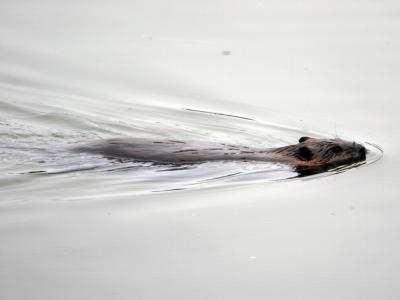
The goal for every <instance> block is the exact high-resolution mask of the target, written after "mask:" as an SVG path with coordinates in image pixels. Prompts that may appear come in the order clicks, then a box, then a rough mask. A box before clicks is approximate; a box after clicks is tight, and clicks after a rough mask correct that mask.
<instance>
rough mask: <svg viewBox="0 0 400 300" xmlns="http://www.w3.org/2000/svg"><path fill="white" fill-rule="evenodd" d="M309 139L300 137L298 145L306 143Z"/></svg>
mask: <svg viewBox="0 0 400 300" xmlns="http://www.w3.org/2000/svg"><path fill="white" fill-rule="evenodd" d="M309 139H311V138H310V137H308V136H302V137H301V138H300V139H299V143H302V142H305V141H307V140H309Z"/></svg>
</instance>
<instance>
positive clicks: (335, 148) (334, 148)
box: [331, 146, 343, 153]
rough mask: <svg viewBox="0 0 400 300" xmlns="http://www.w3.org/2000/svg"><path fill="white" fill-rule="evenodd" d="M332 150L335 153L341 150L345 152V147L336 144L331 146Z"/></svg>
mask: <svg viewBox="0 0 400 300" xmlns="http://www.w3.org/2000/svg"><path fill="white" fill-rule="evenodd" d="M331 151H332V152H333V153H340V152H343V148H342V147H340V146H335V147H332V148H331Z"/></svg>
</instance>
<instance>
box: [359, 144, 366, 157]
mask: <svg viewBox="0 0 400 300" xmlns="http://www.w3.org/2000/svg"><path fill="white" fill-rule="evenodd" d="M358 154H359V155H360V157H361V158H362V159H365V158H366V155H367V149H366V148H365V147H364V146H361V145H360V147H359V148H358Z"/></svg>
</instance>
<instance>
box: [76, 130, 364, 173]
mask: <svg viewBox="0 0 400 300" xmlns="http://www.w3.org/2000/svg"><path fill="white" fill-rule="evenodd" d="M75 150H76V151H80V152H89V153H97V154H101V155H104V156H106V157H110V158H129V159H135V160H140V161H148V162H155V163H171V164H189V163H201V162H205V161H212V160H244V161H251V160H256V161H269V162H279V163H286V164H289V165H291V166H293V167H294V169H295V170H296V171H297V172H298V173H299V174H300V175H301V176H304V175H311V174H316V173H321V172H324V171H327V170H329V169H332V168H335V167H338V166H343V165H347V164H352V163H356V162H362V161H365V159H366V149H365V147H364V146H362V145H360V144H356V143H355V142H347V141H344V140H341V139H315V138H310V137H301V138H300V139H299V143H298V144H295V145H289V146H285V147H279V148H268V149H262V148H250V147H246V146H238V145H230V144H224V143H205V142H197V141H180V140H151V139H144V138H120V139H110V140H105V141H101V142H98V143H94V144H91V145H86V146H81V147H76V148H75Z"/></svg>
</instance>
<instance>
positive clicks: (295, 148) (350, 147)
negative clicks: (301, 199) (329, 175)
mask: <svg viewBox="0 0 400 300" xmlns="http://www.w3.org/2000/svg"><path fill="white" fill-rule="evenodd" d="M277 150H278V152H277V153H279V154H281V155H285V156H287V155H289V156H291V159H290V162H291V163H292V164H293V165H294V166H295V169H296V171H297V172H298V173H299V174H300V176H305V175H311V174H316V173H321V172H325V171H327V170H330V169H333V168H336V167H339V166H344V165H349V164H353V163H357V162H362V161H365V159H366V152H367V150H366V149H365V147H364V146H362V145H360V144H357V143H355V142H347V141H344V140H341V139H338V138H336V139H314V138H310V137H305V136H304V137H301V138H300V139H299V143H298V144H296V145H291V146H288V147H286V149H285V147H282V148H279V149H277ZM279 150H281V151H279Z"/></svg>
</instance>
